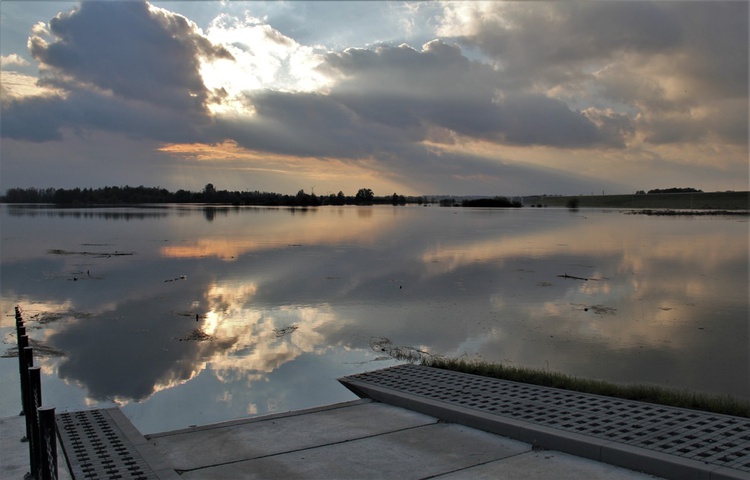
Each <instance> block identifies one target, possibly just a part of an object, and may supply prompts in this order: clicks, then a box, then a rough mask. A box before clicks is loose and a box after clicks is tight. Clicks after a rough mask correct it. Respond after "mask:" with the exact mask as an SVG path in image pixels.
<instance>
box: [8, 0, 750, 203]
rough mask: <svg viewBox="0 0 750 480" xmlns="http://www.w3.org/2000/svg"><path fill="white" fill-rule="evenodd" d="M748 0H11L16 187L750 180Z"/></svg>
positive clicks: (494, 188) (470, 191) (707, 184)
mask: <svg viewBox="0 0 750 480" xmlns="http://www.w3.org/2000/svg"><path fill="white" fill-rule="evenodd" d="M748 5H749V3H748V2H746V1H727V2H725V1H708V2H700V1H663V2H648V1H603V0H602V1H590V0H587V1H580V2H578V1H565V2H543V1H535V2H520V1H516V2H502V1H492V2H486V3H485V2H473V1H459V2H418V1H413V2H397V1H389V2H380V1H369V2H360V1H354V2H347V1H331V2H307V1H290V2H255V1H253V2H236V1H222V2H215V1H168V2H156V1H154V2H150V3H149V2H143V1H139V0H127V1H126V0H116V1H96V2H80V3H79V2H64V1H55V2H46V1H45V2H36V1H26V0H25V1H17V0H2V2H0V55H1V60H2V63H1V68H0V88H1V89H2V90H1V97H0V98H1V101H0V107H1V110H0V190H2V191H3V192H5V191H6V190H7V189H8V188H14V187H21V188H28V187H36V188H48V187H54V188H73V187H82V188H85V187H88V188H97V187H104V186H124V185H131V186H138V185H144V186H149V187H156V186H159V187H163V188H167V189H169V190H171V191H176V190H178V189H186V190H193V191H200V190H202V189H203V187H204V186H205V185H206V184H208V183H212V184H213V185H214V186H215V188H217V189H219V190H241V191H254V190H260V191H270V192H278V193H287V194H295V193H296V192H298V191H299V190H304V191H306V192H308V193H315V194H317V195H328V194H331V193H334V194H335V193H338V192H339V191H343V192H344V193H345V194H347V195H354V194H355V193H356V192H357V191H358V190H359V189H360V188H370V189H372V190H373V192H374V193H375V194H376V195H390V194H392V193H399V194H402V195H430V194H432V195H439V194H445V195H493V196H494V195H506V196H515V195H534V194H570V195H581V194H587V195H588V194H601V193H606V194H615V193H634V192H635V191H637V190H650V189H654V188H671V187H693V188H699V189H702V190H704V191H716V190H719V191H723V190H747V189H748V182H749V181H750V176H749V171H748V170H749V166H748Z"/></svg>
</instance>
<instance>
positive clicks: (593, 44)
mask: <svg viewBox="0 0 750 480" xmlns="http://www.w3.org/2000/svg"><path fill="white" fill-rule="evenodd" d="M443 20H444V24H443V28H442V29H441V31H442V33H443V34H446V35H453V36H454V38H456V39H457V41H459V42H460V43H461V44H462V45H470V46H473V47H479V48H480V49H481V50H482V51H483V52H484V53H486V54H487V55H489V56H490V57H491V58H493V59H494V60H495V61H496V62H497V65H498V66H499V68H500V70H501V72H502V77H503V78H504V80H505V82H506V84H507V85H508V87H509V88H511V89H513V90H516V91H517V90H527V91H529V90H532V91H538V90H546V89H553V88H555V89H558V90H559V91H561V92H564V94H565V95H567V96H568V97H569V98H575V99H576V100H577V101H578V102H588V103H589V104H597V103H599V104H602V103H603V104H607V103H611V102H618V103H620V104H622V105H624V106H625V107H626V108H627V109H628V110H630V111H635V112H638V114H637V115H634V117H635V116H637V117H638V122H637V128H638V129H639V130H641V131H643V133H644V138H646V139H647V140H648V141H649V142H651V143H655V144H660V143H674V142H683V141H693V142H695V141H704V140H705V138H706V137H707V136H710V135H716V136H718V138H720V139H721V140H722V141H727V142H730V143H735V144H744V143H746V140H747V136H746V130H747V117H746V116H744V118H742V117H743V116H742V115H739V114H738V113H737V112H734V111H731V112H730V113H729V116H730V117H731V118H733V119H736V120H740V121H741V125H740V127H739V128H727V127H728V125H727V121H726V120H725V119H724V113H723V112H724V107H725V106H726V104H725V103H723V104H722V105H720V106H717V105H714V102H719V103H722V102H725V101H726V100H728V99H732V100H735V101H736V102H738V105H741V108H742V109H744V110H745V111H746V110H747V100H748V3H747V2H732V1H728V2H725V1H719V2H630V1H628V2H619V1H615V2H496V3H489V4H481V5H479V4H472V3H457V4H451V5H450V6H448V7H447V8H446V14H445V16H444V19H443ZM542 32H543V33H542ZM731 110H734V109H731ZM742 131H745V134H744V135H738V132H742Z"/></svg>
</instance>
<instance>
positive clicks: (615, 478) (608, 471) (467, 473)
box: [435, 450, 656, 480]
mask: <svg viewBox="0 0 750 480" xmlns="http://www.w3.org/2000/svg"><path fill="white" fill-rule="evenodd" d="M546 478H549V479H552V478H554V479H556V480H580V479H582V478H585V479H597V478H601V479H603V478H606V479H608V480H648V479H654V478H656V477H653V476H652V475H648V474H645V473H638V472H634V471H632V470H626V469H624V468H619V467H615V466H612V465H607V464H605V463H599V462H595V461H593V460H586V459H583V458H580V457H575V456H573V455H568V454H567V453H561V452H555V451H552V450H541V451H534V452H527V453H524V454H522V455H517V456H515V457H511V458H507V459H503V460H498V461H495V462H490V463H486V464H484V465H479V466H477V467H472V468H467V469H464V470H460V471H458V472H452V473H448V474H446V475H440V476H438V477H435V479H436V480H498V479H503V480H539V479H546Z"/></svg>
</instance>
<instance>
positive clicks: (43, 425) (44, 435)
mask: <svg viewBox="0 0 750 480" xmlns="http://www.w3.org/2000/svg"><path fill="white" fill-rule="evenodd" d="M16 337H17V339H18V368H19V374H20V376H21V407H22V410H21V415H24V416H25V417H26V436H25V437H23V438H22V439H21V441H22V442H28V443H29V468H30V471H29V473H27V474H26V478H33V479H36V480H56V479H57V426H56V423H55V409H54V408H53V407H44V406H43V404H42V381H41V373H42V372H41V367H35V366H34V356H33V349H32V348H31V347H30V346H29V337H28V335H27V334H26V326H25V325H24V322H23V316H22V315H21V309H20V308H19V307H16Z"/></svg>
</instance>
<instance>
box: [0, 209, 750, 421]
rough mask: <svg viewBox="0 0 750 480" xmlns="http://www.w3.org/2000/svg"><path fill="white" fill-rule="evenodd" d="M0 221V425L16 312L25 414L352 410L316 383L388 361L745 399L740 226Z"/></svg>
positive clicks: (441, 219)
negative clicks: (30, 353)
mask: <svg viewBox="0 0 750 480" xmlns="http://www.w3.org/2000/svg"><path fill="white" fill-rule="evenodd" d="M0 215H1V216H0V226H1V228H2V238H1V241H2V243H0V249H1V250H0V253H1V256H2V263H1V265H0V268H1V270H0V279H1V281H2V283H1V288H0V295H1V297H0V298H1V300H2V313H3V317H2V322H1V323H0V329H1V331H0V333H1V334H2V338H3V341H4V345H3V346H2V347H3V351H4V353H5V355H4V357H5V358H2V359H0V379H2V385H3V388H2V392H0V416H10V415H17V414H18V412H19V411H20V392H19V388H18V371H17V368H18V363H17V359H16V358H8V357H10V355H11V354H12V353H13V352H12V347H13V346H14V345H15V344H16V338H15V326H14V325H15V323H14V320H13V307H14V306H16V305H19V306H20V307H21V309H22V310H23V312H24V318H25V320H26V321H27V329H28V331H29V336H30V338H31V339H32V340H33V341H34V343H35V346H36V347H37V348H36V349H35V352H39V353H38V354H37V355H35V364H37V365H41V366H42V371H43V378H42V392H43V401H44V403H45V405H48V406H55V407H56V408H57V411H58V412H59V411H64V410H77V409H83V408H89V407H99V408H101V407H110V406H114V405H117V406H120V407H121V408H122V410H123V412H124V413H125V414H126V415H127V416H128V417H129V418H130V419H131V421H132V422H133V423H134V424H135V425H136V427H138V428H139V430H141V432H143V433H153V432H160V431H166V430H172V429H177V428H183V427H187V426H189V425H200V424H207V423H213V422H218V421H223V420H229V419H234V418H239V417H246V416H251V415H262V414H268V413H273V412H282V411H288V410H295V409H301V408H307V407H313V406H318V405H324V404H329V403H334V402H340V401H346V400H351V399H354V398H355V397H354V395H353V394H351V393H350V392H349V391H348V390H346V389H345V388H344V387H342V386H340V385H339V384H338V382H337V381H336V378H338V377H341V376H344V375H349V374H353V373H359V372H363V371H368V370H375V369H379V368H384V367H387V366H391V365H395V364H398V363H402V362H403V361H404V360H403V358H404V357H405V356H406V357H413V358H418V357H420V356H423V355H442V356H448V357H463V358H467V359H480V360H485V361H491V362H503V363H505V364H508V365H515V366H525V367H534V368H539V369H547V370H551V371H557V372H562V373H566V374H570V375H574V376H577V377H583V378H595V379H604V380H608V381H612V382H618V383H645V384H657V385H662V386H667V387H673V388H677V389H688V390H691V391H699V392H708V393H715V394H730V395H733V396H735V397H738V398H742V399H750V380H749V379H750V356H749V354H748V345H749V341H750V339H749V336H748V329H749V327H748V217H744V216H740V217H737V216H734V217H724V216H707V217H688V216H675V217H651V216H646V215H632V214H628V213H627V212H625V211H619V210H601V209H580V210H577V211H569V210H566V209H555V208H521V209H468V208H441V207H437V206H429V207H428V206H405V207H391V206H375V207H354V206H347V207H321V208H317V209H299V208H298V209H288V208H254V207H204V206H195V205H193V206H188V205H166V206H149V207H137V208H136V207H123V208H114V207H107V208H80V209H78V208H67V209H60V208H54V207H48V206H16V205H2V212H1V213H0ZM399 358H401V359H400V360H399ZM6 387H10V388H6Z"/></svg>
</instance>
